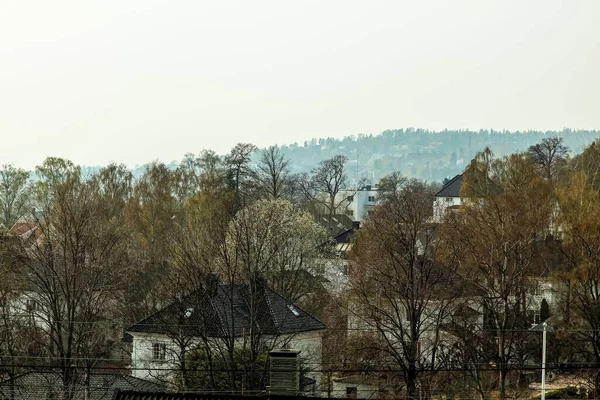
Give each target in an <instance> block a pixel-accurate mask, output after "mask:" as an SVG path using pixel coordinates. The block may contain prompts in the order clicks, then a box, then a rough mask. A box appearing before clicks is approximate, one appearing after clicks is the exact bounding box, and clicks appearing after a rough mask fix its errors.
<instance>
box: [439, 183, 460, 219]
mask: <svg viewBox="0 0 600 400" xmlns="http://www.w3.org/2000/svg"><path fill="white" fill-rule="evenodd" d="M462 183H463V174H460V175H456V176H455V177H454V178H452V179H450V180H449V181H448V182H446V184H445V185H444V187H442V189H441V190H440V191H439V192H437V193H436V194H435V200H434V201H433V222H436V223H439V222H442V221H443V219H444V215H446V212H447V211H448V210H449V209H452V208H457V207H458V206H460V204H461V203H462V200H461V198H460V188H461V186H462Z"/></svg>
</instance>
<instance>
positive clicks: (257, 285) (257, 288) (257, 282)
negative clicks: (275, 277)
mask: <svg viewBox="0 0 600 400" xmlns="http://www.w3.org/2000/svg"><path fill="white" fill-rule="evenodd" d="M253 278H254V279H253V282H252V286H253V289H254V292H255V293H256V294H260V295H264V294H265V291H266V290H267V280H266V279H265V277H264V276H263V275H262V274H261V273H260V272H256V273H255V274H254V277H253Z"/></svg>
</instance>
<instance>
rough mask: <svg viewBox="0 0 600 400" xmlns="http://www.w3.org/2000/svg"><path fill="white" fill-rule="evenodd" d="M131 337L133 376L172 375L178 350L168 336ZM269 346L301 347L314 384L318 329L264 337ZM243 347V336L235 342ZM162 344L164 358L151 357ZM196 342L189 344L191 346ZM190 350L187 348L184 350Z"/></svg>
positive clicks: (317, 376)
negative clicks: (155, 348) (158, 344)
mask: <svg viewBox="0 0 600 400" xmlns="http://www.w3.org/2000/svg"><path fill="white" fill-rule="evenodd" d="M129 333H130V334H131V335H132V336H133V346H132V354H131V375H132V376H134V377H136V378H142V379H151V380H159V381H168V380H169V379H170V378H171V377H172V376H173V370H174V369H177V355H178V354H179V353H178V352H179V349H178V348H177V346H175V344H174V343H173V342H172V341H171V340H170V339H169V336H168V335H163V334H152V333H141V332H129ZM265 341H266V345H267V346H268V347H274V348H277V347H281V346H283V345H284V344H285V345H286V346H287V347H288V348H290V349H294V350H300V355H299V357H300V359H301V360H303V362H304V364H305V367H307V368H308V369H309V372H308V373H307V376H309V377H311V378H312V379H315V381H316V382H317V385H318V384H319V383H320V380H321V373H320V370H321V358H322V357H321V353H322V348H321V332H320V331H312V332H304V333H298V334H294V335H282V336H279V337H276V338H273V337H271V338H269V337H265ZM237 342H238V344H239V346H242V339H239V340H238V341H237ZM154 343H164V344H165V345H166V352H165V360H164V361H160V360H154V359H153V357H152V345H153V344H154ZM197 343H199V341H196V342H194V343H192V344H191V345H190V348H192V347H193V346H194V345H195V344H197ZM187 350H189V348H188V349H187Z"/></svg>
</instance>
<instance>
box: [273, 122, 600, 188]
mask: <svg viewBox="0 0 600 400" xmlns="http://www.w3.org/2000/svg"><path fill="white" fill-rule="evenodd" d="M554 136H557V137H562V138H563V140H564V142H563V143H564V145H566V146H567V147H569V148H570V150H571V154H574V153H580V152H581V151H582V150H583V148H584V147H585V146H587V145H589V144H590V143H591V142H592V141H594V140H595V139H596V138H598V137H599V136H600V131H598V130H572V129H563V130H561V131H516V132H510V131H506V130H504V131H495V130H479V131H470V130H443V131H430V130H426V129H415V128H407V129H390V130H386V131H384V132H382V133H381V134H379V135H372V134H369V135H365V134H358V135H355V136H347V137H345V138H344V139H335V138H319V139H312V140H310V141H305V142H304V143H301V144H300V143H294V144H291V145H285V146H282V147H281V150H282V152H283V154H285V156H286V157H287V158H289V159H290V164H291V165H292V166H293V169H294V172H302V171H306V170H310V169H311V168H312V167H313V166H314V165H315V164H316V163H318V162H319V161H321V160H324V159H327V158H331V157H333V156H334V155H337V154H341V155H344V156H346V157H348V173H349V178H351V180H352V181H355V180H356V179H357V178H358V179H359V180H360V179H361V178H366V179H367V180H368V181H370V182H372V183H376V182H378V181H379V179H381V178H382V177H384V176H386V175H389V174H390V173H392V172H394V171H401V172H402V173H403V174H404V175H405V176H408V177H413V178H420V179H425V180H427V181H442V180H443V179H444V178H446V177H451V176H454V175H456V174H459V173H461V172H462V171H463V169H464V167H465V166H466V164H467V163H468V162H469V161H470V160H471V159H472V158H473V157H474V156H475V154H477V152H479V151H481V150H482V149H483V148H485V147H486V146H487V147H489V148H490V149H491V150H492V151H493V152H494V154H496V155H497V156H499V157H503V156H505V155H509V154H512V153H516V152H522V151H526V150H527V149H528V148H529V146H531V145H533V144H536V143H539V142H541V141H542V139H544V138H548V137H554Z"/></svg>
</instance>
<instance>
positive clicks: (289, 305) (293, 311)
mask: <svg viewBox="0 0 600 400" xmlns="http://www.w3.org/2000/svg"><path fill="white" fill-rule="evenodd" d="M288 308H289V309H290V311H291V312H292V314H294V317H299V316H300V311H298V309H297V308H296V307H294V306H293V305H292V304H288Z"/></svg>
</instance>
